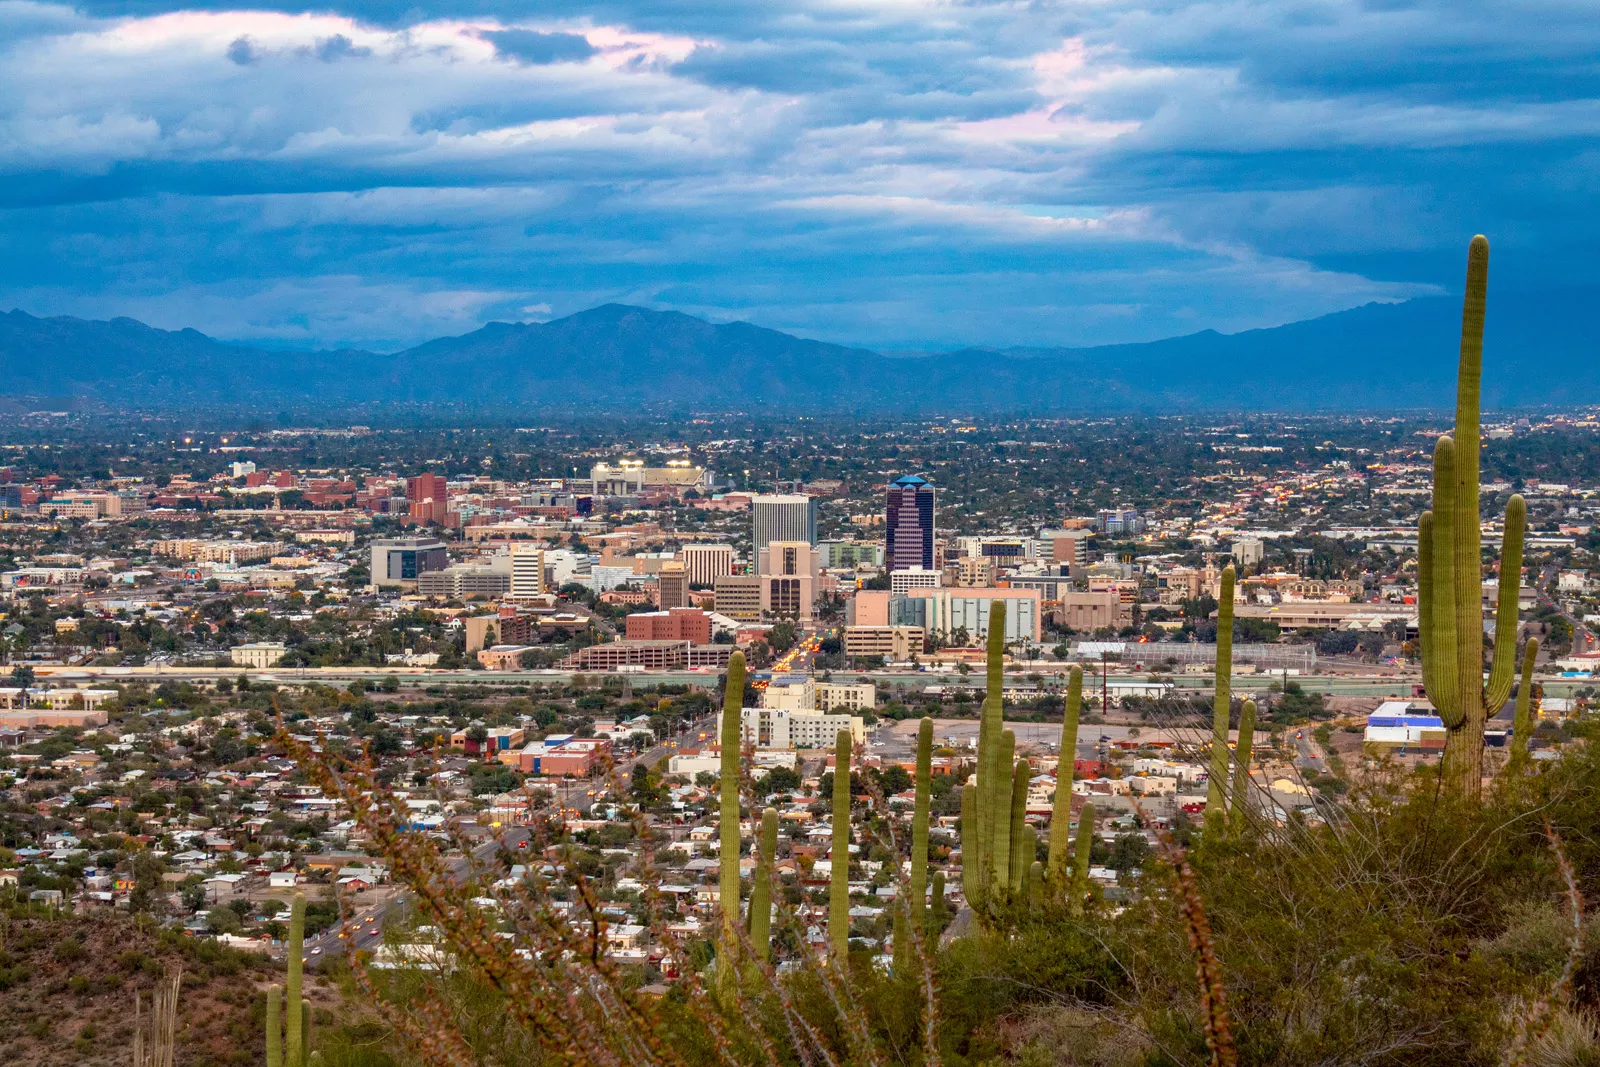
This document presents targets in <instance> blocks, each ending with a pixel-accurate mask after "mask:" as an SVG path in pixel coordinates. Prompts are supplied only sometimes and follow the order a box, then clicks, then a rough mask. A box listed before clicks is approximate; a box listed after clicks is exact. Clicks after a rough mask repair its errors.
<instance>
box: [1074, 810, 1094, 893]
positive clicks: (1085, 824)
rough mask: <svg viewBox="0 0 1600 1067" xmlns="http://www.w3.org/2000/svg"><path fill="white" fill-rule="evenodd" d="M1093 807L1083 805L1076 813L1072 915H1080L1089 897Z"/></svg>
mask: <svg viewBox="0 0 1600 1067" xmlns="http://www.w3.org/2000/svg"><path fill="white" fill-rule="evenodd" d="M1094 816H1095V812H1094V805H1093V804H1085V805H1084V806H1083V810H1082V811H1080V812H1078V839H1077V841H1076V842H1075V843H1074V845H1073V850H1072V890H1071V893H1072V897H1071V909H1072V914H1074V915H1082V914H1083V904H1084V900H1085V899H1086V898H1087V897H1088V896H1089V857H1090V854H1091V852H1092V851H1093V850H1094Z"/></svg>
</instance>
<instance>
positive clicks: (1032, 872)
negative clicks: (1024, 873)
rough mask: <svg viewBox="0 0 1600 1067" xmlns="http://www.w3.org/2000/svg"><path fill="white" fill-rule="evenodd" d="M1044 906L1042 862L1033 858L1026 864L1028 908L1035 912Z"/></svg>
mask: <svg viewBox="0 0 1600 1067" xmlns="http://www.w3.org/2000/svg"><path fill="white" fill-rule="evenodd" d="M1043 907H1044V864H1042V863H1040V862H1039V861H1038V860H1034V861H1033V862H1032V863H1030V864H1029V865H1028V910H1029V911H1033V912H1037V911H1039V910H1040V909H1041V908H1043Z"/></svg>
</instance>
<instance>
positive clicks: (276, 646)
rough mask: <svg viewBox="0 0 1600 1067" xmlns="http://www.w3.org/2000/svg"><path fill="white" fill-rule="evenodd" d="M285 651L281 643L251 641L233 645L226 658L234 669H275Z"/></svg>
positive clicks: (285, 648) (286, 649) (281, 660)
mask: <svg viewBox="0 0 1600 1067" xmlns="http://www.w3.org/2000/svg"><path fill="white" fill-rule="evenodd" d="M287 651H288V648H287V647H286V646H285V645H284V644H283V643H282V642H281V641H252V642H250V643H249V644H244V645H234V646H233V647H232V648H231V649H229V650H228V658H229V659H230V660H231V661H232V662H233V665H234V666H235V667H276V666H277V665H278V664H279V663H281V662H283V656H284V653H286V652H287Z"/></svg>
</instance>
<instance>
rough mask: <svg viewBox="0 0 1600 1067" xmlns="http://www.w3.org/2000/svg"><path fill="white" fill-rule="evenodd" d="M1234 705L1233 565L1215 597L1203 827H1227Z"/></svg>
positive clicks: (1224, 572)
mask: <svg viewBox="0 0 1600 1067" xmlns="http://www.w3.org/2000/svg"><path fill="white" fill-rule="evenodd" d="M1232 703H1233V564H1231V563H1230V564H1228V565H1227V566H1226V567H1224V568H1222V588H1221V590H1219V592H1218V596H1217V684H1216V689H1215V690H1214V691H1213V693H1212V697H1211V775H1210V781H1209V782H1208V783H1207V785H1206V823H1207V824H1208V826H1225V825H1226V823H1227V807H1226V804H1227V801H1226V799H1225V796H1224V794H1225V791H1226V789H1227V788H1228V715H1229V712H1230V711H1231V710H1232Z"/></svg>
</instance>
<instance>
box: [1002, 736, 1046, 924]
mask: <svg viewBox="0 0 1600 1067" xmlns="http://www.w3.org/2000/svg"><path fill="white" fill-rule="evenodd" d="M1032 777H1033V769H1032V767H1030V766H1029V765H1028V761H1027V760H1025V759H1021V760H1017V766H1016V770H1015V771H1013V772H1012V778H1011V820H1010V821H1011V875H1010V877H1009V879H1008V883H1009V884H1010V885H1011V887H1012V889H1013V891H1015V892H1018V893H1020V892H1021V891H1022V889H1023V887H1024V886H1025V885H1026V884H1027V880H1028V865H1029V864H1031V863H1032V862H1033V857H1034V853H1036V852H1037V851H1038V850H1039V849H1038V845H1037V844H1036V843H1035V842H1036V838H1035V836H1034V833H1033V829H1032V828H1031V827H1029V826H1028V783H1029V781H1030V779H1032Z"/></svg>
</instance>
